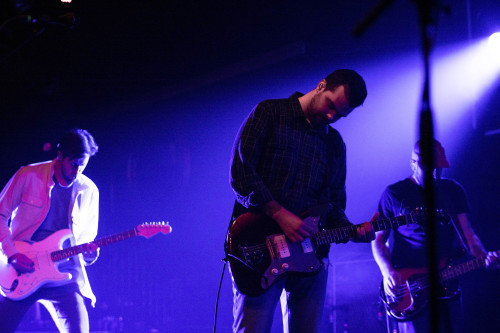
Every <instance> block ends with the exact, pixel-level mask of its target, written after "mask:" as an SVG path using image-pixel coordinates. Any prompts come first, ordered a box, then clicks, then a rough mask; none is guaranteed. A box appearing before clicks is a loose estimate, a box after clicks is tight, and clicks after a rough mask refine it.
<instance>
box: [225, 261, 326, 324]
mask: <svg viewBox="0 0 500 333" xmlns="http://www.w3.org/2000/svg"><path fill="white" fill-rule="evenodd" d="M323 263H324V265H323V266H322V267H321V269H320V271H319V272H318V273H317V274H315V275H310V276H304V275H300V276H299V275H289V276H285V277H283V278H281V279H280V280H277V281H276V282H275V284H273V285H272V286H271V288H269V289H268V290H267V291H266V292H265V293H264V294H262V295H259V296H256V297H250V296H245V295H243V294H241V293H240V292H239V291H238V289H237V288H236V286H235V284H234V281H233V295H234V296H233V317H234V322H233V332H234V333H243V332H245V333H269V332H271V327H272V325H273V317H274V311H275V309H276V305H277V304H278V301H279V300H280V299H281V308H282V313H283V327H284V332H285V333H286V332H289V333H303V332H310V333H314V332H318V330H319V326H320V323H321V318H322V315H323V308H324V305H325V294H326V284H327V280H328V259H323Z"/></svg>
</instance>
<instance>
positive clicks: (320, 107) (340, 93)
mask: <svg viewBox="0 0 500 333" xmlns="http://www.w3.org/2000/svg"><path fill="white" fill-rule="evenodd" d="M323 81H324V80H323ZM323 81H321V82H320V83H319V85H318V87H316V94H315V95H314V96H313V97H312V99H311V103H310V104H309V105H308V107H307V108H306V110H304V114H305V116H306V118H307V120H308V121H309V122H310V123H311V125H312V126H313V127H317V126H322V125H327V124H331V123H334V122H336V121H337V120H339V119H340V118H342V117H347V116H348V115H349V113H351V112H352V110H353V108H352V107H350V106H349V103H348V102H347V97H346V95H345V88H344V86H338V87H336V88H335V89H334V90H327V89H326V88H325V87H326V81H325V82H323Z"/></svg>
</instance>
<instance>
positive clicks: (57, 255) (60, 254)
mask: <svg viewBox="0 0 500 333" xmlns="http://www.w3.org/2000/svg"><path fill="white" fill-rule="evenodd" d="M137 235H138V232H137V229H136V228H134V229H131V230H128V231H124V232H121V233H118V234H114V235H111V236H106V237H103V238H100V239H98V240H95V241H93V242H92V243H94V244H96V245H97V247H103V246H106V245H110V244H113V243H116V242H119V241H122V240H125V239H129V238H132V237H134V236H137ZM84 249H85V244H81V245H76V246H72V247H68V248H66V249H63V250H58V251H54V252H52V253H51V254H50V257H51V258H52V261H54V262H55V261H60V260H63V259H67V258H70V257H72V256H75V255H77V254H80V253H82V252H83V251H84Z"/></svg>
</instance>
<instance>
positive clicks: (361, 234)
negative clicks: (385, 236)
mask: <svg viewBox="0 0 500 333" xmlns="http://www.w3.org/2000/svg"><path fill="white" fill-rule="evenodd" d="M378 216H379V213H375V215H373V217H372V219H371V221H370V222H364V223H361V224H358V225H356V236H354V237H353V238H352V239H351V241H353V242H355V243H370V242H371V241H372V240H374V239H375V230H374V229H373V225H372V224H371V222H374V221H376V220H377V219H378Z"/></svg>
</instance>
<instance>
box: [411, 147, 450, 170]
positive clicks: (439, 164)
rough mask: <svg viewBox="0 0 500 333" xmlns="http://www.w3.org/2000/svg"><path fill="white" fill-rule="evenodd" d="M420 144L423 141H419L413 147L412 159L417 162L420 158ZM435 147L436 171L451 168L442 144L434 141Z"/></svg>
mask: <svg viewBox="0 0 500 333" xmlns="http://www.w3.org/2000/svg"><path fill="white" fill-rule="evenodd" d="M420 142H421V140H418V141H417V142H416V143H415V146H413V152H412V158H413V159H415V160H416V159H417V158H420ZM433 146H434V168H436V169H442V168H449V167H450V162H448V159H447V158H446V154H445V152H444V148H443V146H442V145H441V142H439V141H437V140H434V143H433Z"/></svg>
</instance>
